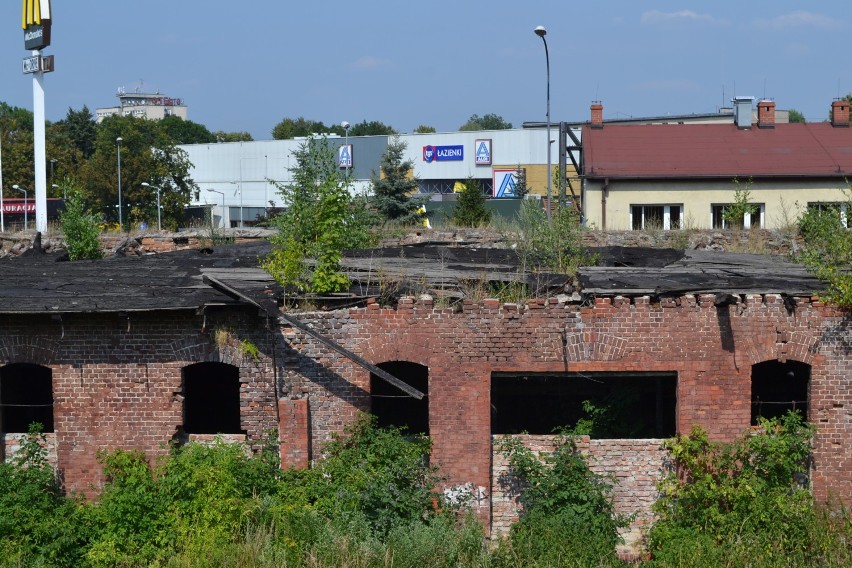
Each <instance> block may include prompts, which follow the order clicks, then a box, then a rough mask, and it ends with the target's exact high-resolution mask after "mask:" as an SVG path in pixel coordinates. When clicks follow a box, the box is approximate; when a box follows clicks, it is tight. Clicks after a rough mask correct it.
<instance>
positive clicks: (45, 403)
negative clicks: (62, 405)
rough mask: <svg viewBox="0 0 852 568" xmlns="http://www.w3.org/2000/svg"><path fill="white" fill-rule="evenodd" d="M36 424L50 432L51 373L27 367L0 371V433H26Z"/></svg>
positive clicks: (46, 368) (39, 368)
mask: <svg viewBox="0 0 852 568" xmlns="http://www.w3.org/2000/svg"><path fill="white" fill-rule="evenodd" d="M34 422H38V423H39V424H41V425H42V427H43V428H42V431H43V432H53V371H52V370H51V369H50V368H49V367H44V366H42V365H34V364H31V363H11V364H9V365H5V366H3V367H1V368H0V431H3V432H6V433H26V432H29V429H30V424H32V423H34Z"/></svg>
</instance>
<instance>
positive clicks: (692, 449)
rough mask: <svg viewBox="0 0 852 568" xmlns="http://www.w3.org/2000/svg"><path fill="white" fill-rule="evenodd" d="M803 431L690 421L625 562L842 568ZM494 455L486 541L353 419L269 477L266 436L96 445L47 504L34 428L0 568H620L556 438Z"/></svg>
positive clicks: (832, 512) (6, 492)
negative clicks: (546, 448) (84, 474)
mask: <svg viewBox="0 0 852 568" xmlns="http://www.w3.org/2000/svg"><path fill="white" fill-rule="evenodd" d="M811 434H812V430H811V428H810V427H808V426H806V425H805V424H804V423H803V422H802V421H801V420H800V419H799V418H798V416H796V415H792V414H791V415H788V416H787V417H786V418H784V419H782V420H774V421H764V422H762V423H761V425H760V428H759V429H758V430H756V431H753V432H750V433H748V434H747V435H746V436H744V437H743V438H742V439H741V440H738V441H736V442H734V443H731V444H720V443H715V442H711V441H709V439H708V437H707V434H706V432H704V431H703V430H701V429H700V428H696V429H694V430H693V431H692V432H691V433H690V434H689V435H685V436H678V437H677V438H674V439H672V440H670V441H668V442H667V447H668V449H669V451H670V452H671V454H672V457H673V459H674V461H675V464H676V466H677V467H676V469H675V470H674V471H673V472H672V474H671V475H670V476H668V477H667V478H666V479H665V480H664V481H663V483H662V484H661V487H660V489H661V491H662V495H663V496H662V499H661V500H660V502H659V504H658V511H657V512H658V514H659V516H660V518H659V521H658V523H657V524H656V525H655V527H654V529H653V530H652V532H651V535H650V536H651V538H650V549H649V551H650V558H649V559H647V560H646V561H645V562H642V563H641V564H640V565H643V566H654V567H658V566H659V567H667V566H732V567H739V566H743V567H746V566H785V567H786V566H793V567H796V566H848V565H850V561H852V548H851V547H850V546H851V545H850V543H852V517H850V515H849V514H848V512H847V511H846V510H845V509H843V508H842V507H834V508H831V509H829V508H826V507H823V506H821V505H817V504H815V503H814V501H813V499H812V498H811V496H810V493H809V492H808V491H807V489H805V488H804V487H803V486H804V485H806V483H805V482H806V479H805V478H804V477H802V475H803V474H806V473H807V471H808V470H807V465H808V463H807V459H808V455H809V448H810V446H809V440H810V436H811ZM498 445H499V449H500V451H502V452H503V453H504V455H506V457H507V458H508V460H509V465H510V467H511V472H512V474H513V476H514V477H513V478H512V479H509V480H506V481H507V482H508V483H514V485H512V487H514V488H515V490H516V493H515V495H516V496H518V497H519V501H520V504H521V506H522V511H521V513H522V516H521V519H520V521H519V522H518V523H516V524H515V525H514V526H513V528H512V530H511V532H510V534H509V535H508V536H507V537H505V538H504V539H501V540H498V541H496V543H495V545H494V546H493V547H490V548H489V547H487V546H486V544H485V540H484V538H483V537H484V534H483V527H482V526H481V525H480V524H479V522H478V521H477V520H476V518H475V517H474V516H472V515H471V514H470V513H469V512H466V511H467V510H466V509H465V507H466V504H465V503H466V501H465V499H464V498H463V495H464V491H461V492H459V495H461V498H459V495H455V496H453V495H450V496H449V497H447V496H445V494H443V493H440V492H437V491H436V487H438V485H439V484H440V482H441V479H440V477H439V476H438V473H437V469H436V467H435V465H434V464H432V465H430V464H429V454H430V443H429V440H428V439H426V438H421V437H411V436H408V435H406V434H405V432H403V431H401V430H398V429H380V428H377V427H376V426H375V422H374V421H373V420H372V419H371V418H368V417H364V418H362V419H361V420H360V421H358V422H356V423H355V424H354V425H352V426H351V427H350V428H348V429H347V430H346V431H345V432H344V433H343V434H342V435H340V436H336V437H334V439H333V440H331V442H330V443H329V444H328V445H327V446H326V447H325V449H324V452H323V454H322V457H320V458H318V459H317V460H316V463H315V464H314V467H313V468H311V469H307V470H281V469H279V467H278V459H277V454H276V453H275V452H274V451H272V449H273V447H274V446H273V445H272V444H271V443H270V444H269V445H268V446H267V447H266V448H265V449H264V450H263V451H261V452H259V453H257V454H252V453H251V452H250V451H248V449H247V448H246V447H245V446H244V445H242V444H228V443H225V442H223V441H217V442H214V443H212V444H187V445H184V446H175V447H173V448H172V449H171V451H170V452H169V453H168V455H165V456H163V457H162V458H160V459H158V460H157V461H156V462H155V463H151V462H150V461H149V459H147V458H146V456H144V455H143V454H142V453H141V452H138V451H126V450H116V451H112V452H101V453H99V454H98V459H99V460H100V462H101V464H102V466H103V470H104V473H105V476H106V484H105V485H104V486H103V489H102V490H101V492H100V494H99V495H97V496H93V497H96V498H95V499H93V500H91V501H84V500H78V499H73V498H68V497H65V496H64V495H63V494H62V492H61V491H60V487H59V484H58V482H57V479H56V476H55V474H54V471H53V469H52V468H51V467H50V465H49V463H48V460H47V451H46V449H45V447H46V440H45V437H44V435H42V434H40V433H39V430H38V429H37V428H36V429H33V430H31V432H30V434H29V435H28V436H25V437H24V438H23V440H22V442H21V444H20V449H19V450H18V451H17V452H16V453H15V454H14V456H13V457H12V458H11V459H8V460H7V462H6V463H0V566H3V567H12V566H16V567H17V566H69V567H70V566H73V567H102V566H103V567H107V566H125V567H135V566H140V567H141V566H164V567H165V566H175V567H178V566H179V567H196V566H197V567H202V566H204V567H206V566H258V567H264V566H269V567H279V566H287V567H297V568H300V567H312V568H320V567H329V568H331V567H338V566H358V567H364V568H368V567H390V566H393V567H412V568H415V567H418V568H419V567H421V566H431V567H436V568H437V567H447V568H457V567H458V566H469V567H482V568H487V567H495V568H504V567H505V568H509V567H513V568H514V567H516V566H524V567H528V566H533V567H535V566H539V567H545V566H547V567H551V566H559V567H562V566H582V567H585V566H616V565H618V566H620V565H623V564H622V563H621V562H620V561H619V560H618V558H617V557H616V555H615V544H616V543H617V542H618V539H619V537H618V530H619V529H620V528H621V527H624V526H626V523H627V522H628V521H629V519H628V518H626V517H624V516H622V515H618V514H616V513H615V511H614V509H613V504H612V499H611V483H612V481H611V480H610V479H608V478H606V477H602V476H600V475H597V474H595V473H593V472H592V471H591V470H590V469H589V467H588V464H587V463H586V460H585V459H584V457H583V455H582V454H581V453H580V452H579V451H578V449H577V446H576V445H575V443H574V438H573V437H572V436H560V437H557V439H556V443H555V445H554V451H553V452H552V453H547V454H546V455H537V454H535V453H534V452H532V451H531V450H529V449H527V448H525V447H524V446H523V444H522V442H521V440H520V439H518V438H517V437H506V438H503V439H502V440H500V441H499V442H498ZM448 495H449V494H448Z"/></svg>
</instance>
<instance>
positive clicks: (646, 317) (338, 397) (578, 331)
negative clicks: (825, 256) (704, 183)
mask: <svg viewBox="0 0 852 568" xmlns="http://www.w3.org/2000/svg"><path fill="white" fill-rule="evenodd" d="M714 300H715V296H714V295H709V294H703V295H685V296H682V297H673V298H661V299H653V298H651V297H647V296H645V297H636V298H628V297H619V296H616V297H603V298H597V299H596V300H595V301H594V302H593V303H592V304H585V303H579V302H562V301H558V300H557V299H549V300H540V299H537V300H530V301H529V302H528V303H527V304H525V305H520V306H518V305H514V304H505V305H504V304H501V303H499V302H498V301H497V300H485V301H483V302H481V303H472V302H466V303H465V304H464V305H463V307H462V309H461V310H460V311H458V310H454V309H449V308H447V309H442V308H436V307H435V306H434V305H433V302H432V300H431V299H429V298H428V297H425V298H424V299H421V300H416V301H415V300H414V299H413V298H405V299H403V300H402V301H401V303H400V304H399V306H398V307H397V308H396V309H390V308H382V307H379V306H378V305H376V304H371V305H368V306H367V307H365V308H358V309H351V310H337V311H334V312H317V313H311V314H302V315H301V316H300V318H301V319H302V320H303V321H305V322H307V323H309V324H310V325H312V326H313V327H314V328H315V329H317V330H318V331H320V332H322V333H324V334H326V335H327V336H329V337H331V338H333V339H334V340H336V341H338V342H339V343H341V344H342V345H344V346H345V347H347V348H348V349H351V350H352V351H354V352H355V353H357V354H359V355H361V356H363V357H365V358H366V359H367V360H369V361H371V362H373V363H377V364H378V363H382V362H389V361H408V362H413V363H418V364H420V365H424V366H426V367H428V369H429V416H430V424H429V427H430V435H431V437H432V441H433V460H434V462H435V463H437V464H439V465H440V466H441V467H442V468H443V470H444V472H445V473H446V474H447V475H448V476H449V481H448V483H449V484H450V485H461V484H470V485H471V486H473V487H485V488H490V487H491V483H492V444H491V429H490V383H491V374H492V373H494V372H542V373H560V372H571V371H577V372H595V371H616V372H641V371H662V372H674V373H677V428H678V430H679V431H682V432H686V431H689V430H690V428H691V427H692V425H693V424H696V423H698V424H702V425H703V426H704V427H705V428H706V429H707V430H708V432H709V434H710V436H711V437H712V438H713V439H717V440H731V439H734V438H735V437H737V436H739V435H740V434H742V433H743V432H744V431H745V430H746V429H747V428H748V427H749V424H750V421H751V369H752V365H754V364H757V363H760V362H764V361H786V360H795V361H800V362H802V363H806V364H808V365H810V366H811V374H810V394H809V399H810V400H809V406H810V419H811V420H812V421H813V422H814V423H815V424H816V425H817V427H818V433H817V437H816V440H815V445H814V470H813V475H812V480H813V485H814V491H815V493H816V495H817V496H818V497H820V498H825V497H826V496H828V495H829V494H830V493H833V494H835V495H838V496H841V497H844V498H846V499H847V500H848V499H849V495H852V467H850V465H849V460H848V455H849V454H850V451H849V450H850V441H852V424H850V404H852V401H850V383H852V355H851V354H852V338H850V333H852V332H850V319H849V316H848V314H847V315H845V316H844V314H842V313H840V312H838V311H836V310H833V309H830V308H828V307H826V306H824V305H822V304H821V303H820V302H818V301H816V300H814V299H812V298H798V299H796V300H795V304H793V303H791V302H790V301H789V300H788V301H787V302H786V304H785V302H784V301H783V298H781V297H780V296H778V295H760V294H755V295H744V296H740V297H736V296H735V297H734V303H733V304H731V305H723V306H718V307H717V306H716V305H715V304H714ZM283 332H284V334H285V336H286V338H287V339H288V341H289V342H290V348H289V349H290V351H289V352H288V354H287V361H286V362H285V384H286V393H285V397H286V398H289V399H305V400H307V405H308V414H309V421H308V422H309V424H310V440H311V448H310V452H311V454H312V456H313V457H317V456H318V455H319V452H320V451H321V447H322V444H323V443H324V442H325V440H327V439H328V436H329V435H330V434H331V432H338V431H340V430H341V429H342V428H343V427H344V426H345V424H347V423H348V422H350V421H351V420H352V419H353V418H354V416H355V415H356V413H357V411H358V410H369V407H370V396H369V388H370V379H369V373H367V372H366V371H364V370H363V369H361V368H360V367H357V366H356V365H354V364H353V363H352V362H351V361H348V360H346V359H345V358H343V357H342V356H340V355H339V354H337V353H336V352H333V351H330V350H329V349H327V348H326V347H324V346H322V345H321V344H319V343H318V342H316V341H314V340H312V339H310V338H309V337H306V336H304V335H303V334H302V333H300V332H298V331H295V330H293V329H290V328H285V329H284V330H283ZM298 434H299V433H298V432H287V430H286V428H282V431H281V435H282V438H286V437H288V436H291V435H298ZM630 451H632V450H630ZM639 453H644V454H646V453H647V452H646V451H645V450H641V451H640V452H639ZM630 459H632V458H630ZM629 498H632V497H629ZM483 516H484V517H485V518H486V520H489V519H488V513H487V512H486V513H484V515H483Z"/></svg>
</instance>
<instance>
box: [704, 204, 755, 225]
mask: <svg viewBox="0 0 852 568" xmlns="http://www.w3.org/2000/svg"><path fill="white" fill-rule="evenodd" d="M732 205H733V203H717V204H715V205H711V206H710V207H711V217H712V219H711V221H712V226H713V228H714V229H731V228H733V227H732V226H731V224H730V223H729V222H728V221H726V220H725V211H726V210H727V208H728V207H731V206H732ZM752 205H754V206H755V207H757V208H758V210H757V211H756V212H755V213H746V215H745V217H744V218H743V226H742V227H741V228H743V229H759V228H761V227H763V226H764V225H765V222H764V216H765V213H766V205H765V204H763V203H753V204H752Z"/></svg>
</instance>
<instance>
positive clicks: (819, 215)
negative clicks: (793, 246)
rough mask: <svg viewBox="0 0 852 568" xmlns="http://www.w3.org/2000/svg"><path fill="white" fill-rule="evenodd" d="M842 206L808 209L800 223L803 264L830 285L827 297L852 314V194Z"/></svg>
mask: <svg viewBox="0 0 852 568" xmlns="http://www.w3.org/2000/svg"><path fill="white" fill-rule="evenodd" d="M841 205H845V207H841V206H825V207H811V208H808V209H807V210H806V211H805V212H804V213H803V214H802V217H801V218H800V219H799V231H800V232H801V234H802V239H803V240H804V242H805V247H804V250H803V251H802V252H801V253H800V255H799V260H800V261H801V262H802V263H803V264H804V265H805V266H806V267H807V268H808V270H809V271H811V272H813V273H814V274H816V275H817V277H818V278H820V279H821V280H823V281H825V282H826V283H827V284H828V289H827V291H826V294H825V297H826V298H827V299H828V300H829V301H831V302H833V303H835V304H837V305H838V306H840V307H842V308H845V309H847V310H852V272H850V267H852V231H850V230H849V229H847V227H849V226H850V219H852V192H847V198H846V203H845V204H841Z"/></svg>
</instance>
